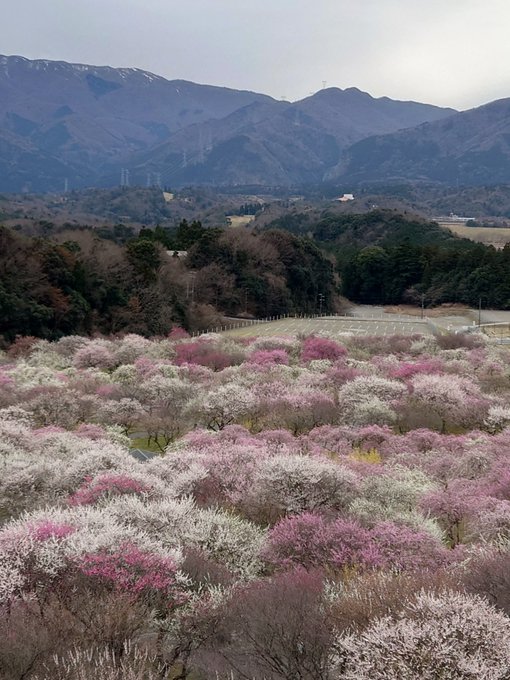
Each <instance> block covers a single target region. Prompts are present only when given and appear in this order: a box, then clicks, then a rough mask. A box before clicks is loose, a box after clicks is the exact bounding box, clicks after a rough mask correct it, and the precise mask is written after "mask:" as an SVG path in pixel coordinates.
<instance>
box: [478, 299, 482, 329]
mask: <svg viewBox="0 0 510 680" xmlns="http://www.w3.org/2000/svg"><path fill="white" fill-rule="evenodd" d="M478 325H479V326H481V325H482V298H481V297H479V298H478Z"/></svg>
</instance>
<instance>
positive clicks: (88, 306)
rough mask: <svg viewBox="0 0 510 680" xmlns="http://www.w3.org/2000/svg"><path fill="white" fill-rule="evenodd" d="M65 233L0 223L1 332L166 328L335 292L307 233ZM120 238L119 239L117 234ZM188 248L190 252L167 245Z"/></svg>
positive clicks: (277, 308)
mask: <svg viewBox="0 0 510 680" xmlns="http://www.w3.org/2000/svg"><path fill="white" fill-rule="evenodd" d="M102 234H103V236H105V237H109V238H100V237H99V236H98V235H97V233H95V232H93V231H90V230H70V231H68V232H63V233H61V234H59V238H60V241H61V242H60V243H55V242H54V241H50V240H49V239H44V238H36V239H35V238H25V237H23V236H20V235H18V234H17V233H15V232H14V231H11V230H9V229H7V228H5V227H3V228H0V335H2V336H3V338H4V340H5V341H7V342H10V341H12V340H13V339H14V338H15V337H16V335H34V336H37V337H43V338H58V337H60V336H62V335H68V334H73V333H82V334H90V333H93V332H102V333H116V332H119V331H130V332H137V333H141V334H143V335H154V334H156V335H157V334H165V333H168V332H169V330H170V329H171V328H172V326H173V325H174V324H175V323H178V324H183V325H185V326H186V327H187V328H189V329H197V328H206V327H208V326H209V325H212V323H213V322H214V321H217V319H218V318H219V317H220V315H221V314H230V315H232V314H239V313H243V312H244V313H250V314H252V315H254V316H267V315H275V314H283V313H292V312H299V313H303V312H308V313H312V312H314V311H315V309H316V305H317V299H318V294H319V292H321V293H322V294H323V296H324V309H330V308H331V306H332V305H333V303H334V298H335V286H336V284H335V276H334V267H333V265H332V263H331V262H330V261H329V260H328V259H327V258H326V257H325V255H324V254H323V253H322V252H321V251H320V250H319V249H318V248H317V247H316V246H315V245H314V244H313V243H312V242H311V241H310V240H308V239H304V238H301V237H296V236H293V235H291V234H288V233H286V232H281V231H270V232H266V233H264V234H261V235H253V234H249V233H240V232H236V231H235V230H232V231H227V230H221V229H204V228H203V227H202V225H201V224H200V223H198V222H195V223H191V224H188V223H187V222H182V223H181V225H180V227H179V228H178V229H177V230H175V231H174V232H171V231H166V230H162V229H159V230H158V229H155V230H154V231H152V230H149V229H145V230H143V231H142V232H141V233H140V236H139V237H137V238H131V239H130V240H128V241H127V242H126V243H123V241H124V240H125V236H126V232H125V230H121V229H117V230H115V229H113V230H111V231H107V230H104V231H103V232H102ZM115 239H117V240H119V241H121V243H117V242H115ZM170 248H172V249H174V248H177V249H179V250H185V251H188V256H187V257H186V258H184V259H180V258H178V257H172V256H171V253H168V252H167V250H168V249H170Z"/></svg>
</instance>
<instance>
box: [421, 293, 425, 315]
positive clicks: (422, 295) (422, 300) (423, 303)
mask: <svg viewBox="0 0 510 680" xmlns="http://www.w3.org/2000/svg"><path fill="white" fill-rule="evenodd" d="M424 309H425V294H424V293H422V294H421V318H422V319H423V315H424Z"/></svg>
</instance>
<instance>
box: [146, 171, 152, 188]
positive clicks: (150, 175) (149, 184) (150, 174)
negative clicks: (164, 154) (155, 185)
mask: <svg viewBox="0 0 510 680" xmlns="http://www.w3.org/2000/svg"><path fill="white" fill-rule="evenodd" d="M151 186H152V173H150V172H148V173H147V188H149V187H151Z"/></svg>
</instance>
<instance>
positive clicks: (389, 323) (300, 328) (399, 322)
mask: <svg viewBox="0 0 510 680" xmlns="http://www.w3.org/2000/svg"><path fill="white" fill-rule="evenodd" d="M246 324H247V325H246ZM235 325H236V324H235V323H234V326H235ZM237 325H238V327H234V328H230V329H229V330H225V331H224V332H225V334H226V335H230V336H234V337H250V336H255V335H257V336H258V335H298V334H299V333H305V334H310V333H320V332H326V333H328V334H331V335H338V336H342V335H415V334H421V335H431V334H432V332H433V327H432V326H431V325H430V324H429V323H428V322H427V321H426V320H423V321H422V320H420V319H410V320H407V319H403V318H399V317H389V318H357V317H341V316H330V317H328V316H324V317H316V318H294V317H287V318H282V319H278V320H276V321H257V322H256V323H251V322H238V324H237Z"/></svg>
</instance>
